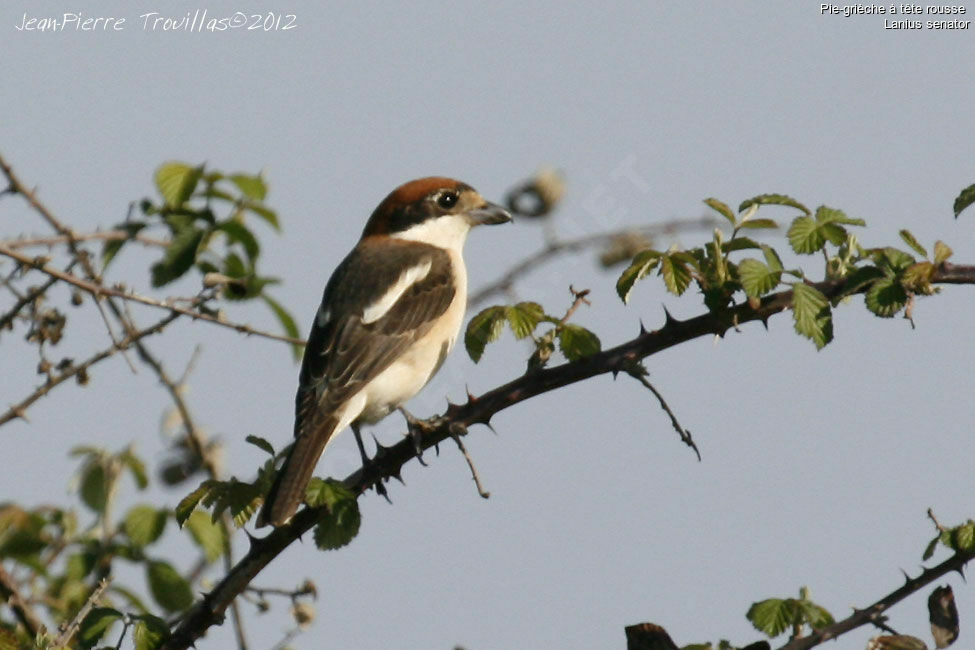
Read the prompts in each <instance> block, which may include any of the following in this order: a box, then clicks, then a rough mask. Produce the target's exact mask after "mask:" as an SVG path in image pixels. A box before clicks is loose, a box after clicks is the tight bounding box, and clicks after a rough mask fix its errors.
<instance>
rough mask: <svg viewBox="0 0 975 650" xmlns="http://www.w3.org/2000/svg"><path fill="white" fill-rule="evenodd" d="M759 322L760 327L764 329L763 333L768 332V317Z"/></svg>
mask: <svg viewBox="0 0 975 650" xmlns="http://www.w3.org/2000/svg"><path fill="white" fill-rule="evenodd" d="M760 320H761V323H762V326H763V327H765V331H766V332H767V331H768V316H766V317H765V318H762V319H760Z"/></svg>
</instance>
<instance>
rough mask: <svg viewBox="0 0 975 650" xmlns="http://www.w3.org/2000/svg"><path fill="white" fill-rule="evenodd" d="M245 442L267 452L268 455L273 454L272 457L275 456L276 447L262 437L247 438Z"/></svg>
mask: <svg viewBox="0 0 975 650" xmlns="http://www.w3.org/2000/svg"><path fill="white" fill-rule="evenodd" d="M244 442H246V443H248V444H251V445H254V446H255V447H257V448H258V449H262V450H264V451H266V452H267V453H269V454H271V456H272V457H273V456H274V445H272V444H271V443H270V442H268V441H267V440H265V439H264V438H262V437H260V436H253V435H251V436H247V437H246V438H244Z"/></svg>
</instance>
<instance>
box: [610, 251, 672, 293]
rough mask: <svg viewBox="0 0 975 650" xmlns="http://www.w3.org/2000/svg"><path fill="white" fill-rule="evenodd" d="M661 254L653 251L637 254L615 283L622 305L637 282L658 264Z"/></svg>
mask: <svg viewBox="0 0 975 650" xmlns="http://www.w3.org/2000/svg"><path fill="white" fill-rule="evenodd" d="M660 256H661V254H660V253H659V252H657V251H654V250H645V251H642V252H640V253H637V254H636V256H635V257H634V258H633V261H632V262H631V263H630V265H629V266H628V267H627V268H626V270H625V271H623V273H622V274H620V277H619V279H618V280H617V281H616V293H617V295H619V297H620V300H622V301H623V304H626V302H627V301H628V300H629V299H630V292H631V291H632V290H633V285H634V284H636V282H637V280H640V279H642V278H644V277H646V276H647V274H649V273H650V272H651V271H652V270H653V269H654V268H656V266H657V264H659V263H660Z"/></svg>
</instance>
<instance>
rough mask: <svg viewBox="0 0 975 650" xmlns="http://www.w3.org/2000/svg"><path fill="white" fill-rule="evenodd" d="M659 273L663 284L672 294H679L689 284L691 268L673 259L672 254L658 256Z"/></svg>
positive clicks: (685, 289)
mask: <svg viewBox="0 0 975 650" xmlns="http://www.w3.org/2000/svg"><path fill="white" fill-rule="evenodd" d="M660 274H661V275H662V276H664V284H665V285H667V290H668V291H670V292H671V293H672V294H674V295H676V296H679V295H681V294H682V293H684V292H685V291H687V287H688V286H690V284H691V279H692V277H691V269H690V268H689V267H688V266H687V264H685V263H684V262H680V261H677V260H675V259H674V256H673V255H664V256H663V257H661V258H660Z"/></svg>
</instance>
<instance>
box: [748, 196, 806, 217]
mask: <svg viewBox="0 0 975 650" xmlns="http://www.w3.org/2000/svg"><path fill="white" fill-rule="evenodd" d="M753 205H785V206H788V207H790V208H796V209H798V210H802V211H803V212H805V213H806V214H807V215H810V214H812V213H811V212H810V211H809V208H807V207H806V206H804V205H803V204H801V203H799V202H798V201H796V200H795V199H794V198H792V197H791V196H786V195H785V194H759V195H758V196H755V197H752V198H750V199H748V200H746V201H742V203H741V205H739V206H738V212H744V211H745V210H747V209H748V208H750V207H751V206H753Z"/></svg>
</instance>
